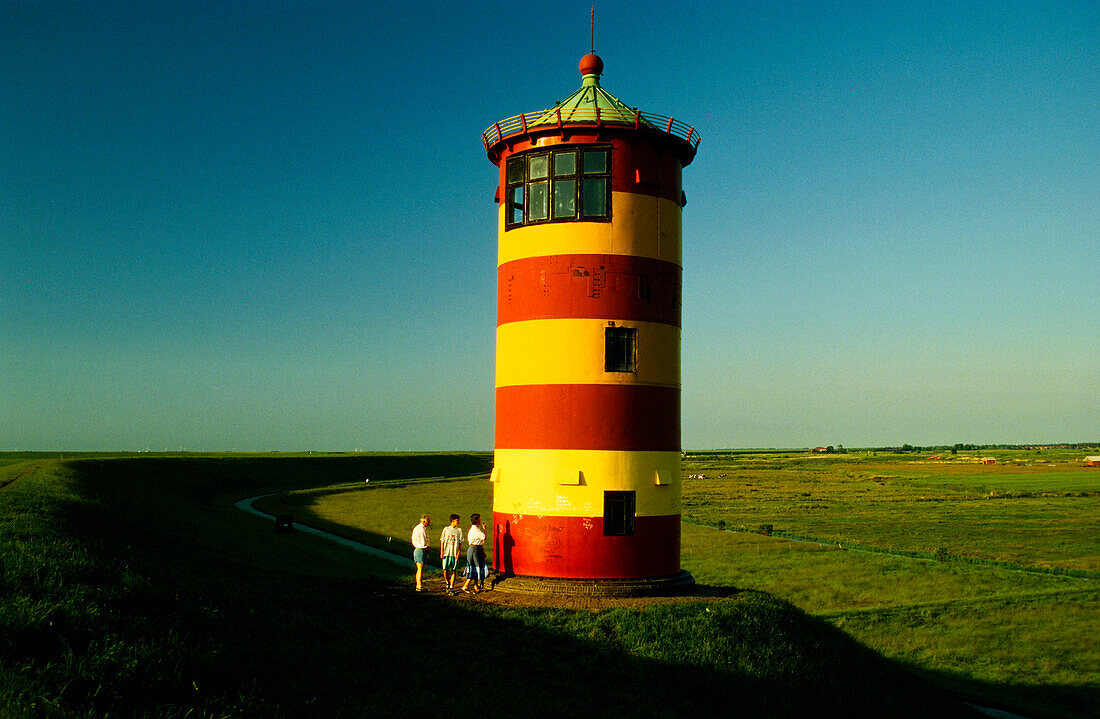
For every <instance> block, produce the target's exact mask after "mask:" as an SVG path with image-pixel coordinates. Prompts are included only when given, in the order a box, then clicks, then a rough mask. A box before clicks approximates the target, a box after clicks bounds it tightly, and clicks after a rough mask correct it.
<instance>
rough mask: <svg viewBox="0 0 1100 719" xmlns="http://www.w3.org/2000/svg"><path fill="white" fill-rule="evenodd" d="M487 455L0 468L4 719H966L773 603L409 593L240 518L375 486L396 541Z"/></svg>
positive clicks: (472, 477)
mask: <svg viewBox="0 0 1100 719" xmlns="http://www.w3.org/2000/svg"><path fill="white" fill-rule="evenodd" d="M490 463H491V457H490V456H489V455H484V454H482V455H470V454H450V455H334V456H326V455H312V456H293V455H279V456H216V457H200V456H170V457H156V456H148V455H140V456H122V457H79V456H78V457H72V456H66V458H65V459H64V460H61V459H59V458H56V457H46V456H41V455H24V456H14V455H6V456H4V455H0V716H4V717H17V718H21V717H35V718H37V717H64V718H66V719H67V718H69V717H109V716H110V717H158V718H159V717H169V718H172V717H181V718H182V717H188V718H195V717H210V718H214V717H319V716H323V717H362V716H377V715H385V716H412V715H422V714H426V713H429V712H432V713H435V712H439V711H446V710H447V707H453V708H455V711H461V710H464V709H468V710H474V711H478V712H486V711H487V712H489V713H498V712H504V713H507V714H509V715H514V716H564V715H567V714H568V715H575V714H578V713H581V712H584V713H589V712H593V711H595V712H599V713H608V714H614V715H616V716H652V715H654V714H657V713H659V714H661V715H663V716H665V715H667V716H682V717H689V716H690V717H696V716H698V715H699V714H700V713H706V714H719V715H722V716H734V717H741V716H743V717H758V716H776V717H800V716H826V717H828V716H837V717H840V716H892V717H894V716H896V717H927V716H946V717H950V716H971V715H972V712H971V710H969V709H968V708H967V707H966V706H965V705H963V704H961V703H960V702H959V701H958V699H957V697H956V696H955V695H954V694H953V693H951V692H948V691H944V690H941V689H937V688H936V687H935V686H934V685H930V684H929V683H928V682H927V680H925V679H923V678H921V677H919V676H916V675H914V674H913V673H912V672H910V671H908V670H907V669H906V668H905V667H904V666H902V665H900V664H898V663H897V662H893V661H890V660H887V659H884V658H882V657H881V656H880V655H879V654H877V653H876V652H874V651H872V650H870V649H868V648H866V647H865V646H862V645H861V644H859V643H858V642H856V641H855V640H853V639H852V638H851V637H850V636H849V635H848V634H846V633H845V632H844V631H841V630H840V629H838V628H837V627H836V626H835V623H833V622H830V621H826V620H824V619H821V618H817V617H814V616H811V615H810V614H808V613H806V612H804V611H801V610H800V609H798V608H797V607H795V606H793V605H792V604H790V603H789V602H786V601H784V600H783V599H780V598H778V597H776V596H774V595H772V594H769V593H767V592H762V591H741V592H738V593H728V592H727V593H726V596H724V597H711V598H704V597H686V598H684V600H683V601H677V602H673V603H664V604H653V605H631V606H615V607H610V608H607V609H604V610H600V611H587V610H585V611H577V610H568V609H560V608H553V607H523V606H502V605H494V604H490V603H487V602H478V601H474V600H469V599H468V598H454V599H452V598H448V597H445V596H444V595H442V594H441V593H436V594H434V595H433V594H429V593H426V595H424V594H416V593H414V592H412V591H410V589H411V577H410V576H409V573H408V572H407V571H406V570H404V569H402V568H400V567H396V566H395V565H394V564H392V563H390V562H388V561H386V560H383V559H375V558H372V557H370V556H367V555H363V554H361V553H357V552H354V551H352V550H349V549H347V548H344V547H341V546H339V545H337V544H335V543H332V542H328V541H325V540H323V539H319V538H315V537H312V536H309V535H306V534H302V533H291V534H279V533H275V532H274V531H273V525H272V523H271V522H270V521H265V520H263V519H260V518H257V517H255V516H253V515H249V514H246V513H244V512H241V511H239V510H237V509H236V508H234V507H233V502H234V501H235V500H237V499H240V498H242V497H250V496H257V495H262V494H269V493H285V494H284V496H285V497H286V498H287V501H288V502H289V503H291V505H293V506H294V508H295V511H296V515H295V516H296V518H297V519H299V521H300V520H302V519H305V518H306V516H305V515H303V514H302V512H303V511H305V510H306V508H308V507H315V508H323V507H324V506H325V505H326V504H327V503H328V502H330V501H331V502H335V503H337V504H338V503H339V502H341V501H343V499H342V497H343V496H344V495H349V494H350V495H355V496H356V497H359V498H367V497H374V496H376V495H378V496H383V495H387V496H388V497H389V498H390V500H392V501H390V502H386V503H384V504H382V505H379V506H377V507H375V508H374V510H373V511H372V512H370V513H368V514H365V515H360V516H359V518H358V519H357V520H356V522H357V523H358V524H357V527H356V528H355V531H362V532H364V533H365V535H366V536H369V537H372V538H373V540H374V541H381V542H386V541H387V539H386V537H388V536H390V532H389V530H388V529H387V527H391V526H392V527H394V529H393V532H398V531H399V534H397V535H396V536H395V538H394V540H393V543H398V542H400V543H405V542H407V534H408V530H409V529H410V528H411V526H412V524H413V523H414V522H415V521H416V517H417V516H419V513H420V512H421V511H423V509H424V508H423V507H421V505H422V504H424V503H425V500H426V498H428V497H431V498H435V499H438V498H442V499H443V502H442V504H444V505H447V507H441V512H445V511H448V510H449V509H450V508H452V507H451V505H459V504H467V505H469V506H468V508H466V509H465V511H476V510H475V508H481V509H485V508H486V507H487V505H485V504H483V503H481V502H480V501H479V500H478V493H479V492H482V493H483V492H484V489H483V488H484V487H485V485H487V484H488V483H487V482H485V481H484V479H483V478H484V473H485V472H486V471H488V468H489V465H490ZM368 477H369V478H370V479H371V482H370V484H369V485H368V484H367V483H366V482H364V481H363V480H364V479H365V478H368ZM423 478H433V479H430V480H425V479H423ZM368 487H369V489H368ZM341 488H342V489H341ZM334 490H335V491H334ZM410 492H412V493H424V494H422V495H420V496H419V497H417V496H412V497H410V496H409V493H410ZM463 493H468V494H463ZM402 496H404V498H402ZM482 496H483V495H482ZM414 508H415V509H414ZM410 510H412V511H411V516H404V513H405V512H407V511H410ZM344 511H345V512H347V511H350V510H344ZM432 511H434V510H432ZM339 514H340V512H339V511H336V512H335V513H334V514H332V515H330V517H332V518H338V516H339ZM318 520H319V521H320V519H319V518H318ZM329 521H331V519H330V520H329ZM348 526H350V525H348ZM709 531H712V532H714V531H716V530H709ZM731 536H733V535H731ZM405 548H407V545H405ZM730 594H732V596H729V595H730ZM471 708H472V709H471Z"/></svg>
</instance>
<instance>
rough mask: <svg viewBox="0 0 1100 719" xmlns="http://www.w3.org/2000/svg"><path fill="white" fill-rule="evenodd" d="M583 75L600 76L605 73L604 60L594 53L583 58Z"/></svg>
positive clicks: (581, 67)
mask: <svg viewBox="0 0 1100 719" xmlns="http://www.w3.org/2000/svg"><path fill="white" fill-rule="evenodd" d="M579 67H580V71H581V74H582V75H599V74H601V73H603V60H601V59H600V56H599V55H597V54H596V53H594V52H590V53H588V54H587V55H585V56H584V57H582V58H581V64H580V65H579Z"/></svg>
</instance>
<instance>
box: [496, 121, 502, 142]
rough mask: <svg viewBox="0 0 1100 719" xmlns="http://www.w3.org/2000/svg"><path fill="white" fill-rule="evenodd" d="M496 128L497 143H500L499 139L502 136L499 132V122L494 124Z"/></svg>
mask: <svg viewBox="0 0 1100 719" xmlns="http://www.w3.org/2000/svg"><path fill="white" fill-rule="evenodd" d="M496 128H497V142H500V139H501V137H503V135H502V134H501V132H500V123H499V122H498V123H497V124H496Z"/></svg>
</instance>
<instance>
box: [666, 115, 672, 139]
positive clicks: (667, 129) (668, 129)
mask: <svg viewBox="0 0 1100 719" xmlns="http://www.w3.org/2000/svg"><path fill="white" fill-rule="evenodd" d="M665 132H666V133H668V134H669V135H671V134H672V118H671V117H670V118H668V126H667V127H665Z"/></svg>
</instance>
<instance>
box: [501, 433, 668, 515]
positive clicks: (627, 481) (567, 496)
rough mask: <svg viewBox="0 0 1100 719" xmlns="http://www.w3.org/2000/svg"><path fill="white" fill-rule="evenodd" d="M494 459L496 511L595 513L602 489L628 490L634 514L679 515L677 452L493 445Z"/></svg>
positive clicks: (600, 509)
mask: <svg viewBox="0 0 1100 719" xmlns="http://www.w3.org/2000/svg"><path fill="white" fill-rule="evenodd" d="M494 460H495V464H496V469H495V470H494V475H495V477H496V483H495V484H494V485H493V511H496V512H503V513H506V514H537V515H543V516H547V515H549V516H557V517H600V516H603V493H604V491H606V490H634V491H635V492H636V493H637V494H636V495H635V512H636V513H637V515H638V516H639V517H660V516H665V515H669V514H679V513H680V453H679V452H604V451H596V450H576V449H574V450H565V449H498V450H497V451H496V454H495V455H494ZM658 478H659V479H660V484H658V483H657V481H658ZM578 481H581V482H583V483H582V484H578V483H577V482H578Z"/></svg>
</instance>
